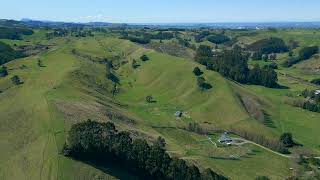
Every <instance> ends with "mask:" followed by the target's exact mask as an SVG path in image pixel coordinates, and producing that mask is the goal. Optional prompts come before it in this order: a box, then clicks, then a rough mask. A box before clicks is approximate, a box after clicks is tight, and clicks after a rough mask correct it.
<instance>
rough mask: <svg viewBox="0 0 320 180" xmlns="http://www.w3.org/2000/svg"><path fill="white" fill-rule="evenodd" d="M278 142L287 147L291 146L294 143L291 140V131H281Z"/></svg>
mask: <svg viewBox="0 0 320 180" xmlns="http://www.w3.org/2000/svg"><path fill="white" fill-rule="evenodd" d="M280 142H281V143H282V144H283V145H284V146H286V147H287V148H289V147H293V146H294V145H296V143H295V142H294V141H293V138H292V134H291V133H283V134H282V135H281V136H280Z"/></svg>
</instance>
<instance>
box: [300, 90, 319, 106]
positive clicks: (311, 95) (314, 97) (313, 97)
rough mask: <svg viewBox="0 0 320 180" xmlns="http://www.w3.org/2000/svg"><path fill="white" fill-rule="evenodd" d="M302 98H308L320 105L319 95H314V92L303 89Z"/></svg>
mask: <svg viewBox="0 0 320 180" xmlns="http://www.w3.org/2000/svg"><path fill="white" fill-rule="evenodd" d="M302 96H303V97H304V98H309V99H311V100H313V101H315V102H317V103H320V94H316V91H315V90H308V89H305V90H304V91H302Z"/></svg>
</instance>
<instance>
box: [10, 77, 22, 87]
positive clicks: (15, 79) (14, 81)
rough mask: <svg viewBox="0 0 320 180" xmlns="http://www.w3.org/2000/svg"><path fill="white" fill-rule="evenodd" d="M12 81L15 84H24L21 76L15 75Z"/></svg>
mask: <svg viewBox="0 0 320 180" xmlns="http://www.w3.org/2000/svg"><path fill="white" fill-rule="evenodd" d="M11 81H12V83H13V84H15V85H20V84H23V82H22V81H21V79H20V77H19V76H17V75H15V76H13V77H12V78H11Z"/></svg>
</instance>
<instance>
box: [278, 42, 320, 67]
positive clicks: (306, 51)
mask: <svg viewBox="0 0 320 180" xmlns="http://www.w3.org/2000/svg"><path fill="white" fill-rule="evenodd" d="M318 52H319V47H318V46H311V47H305V48H302V49H300V51H299V55H298V56H297V57H295V56H291V57H289V59H288V60H286V61H285V62H284V63H283V64H282V65H283V66H284V67H291V66H292V65H294V64H297V63H299V62H300V61H304V60H307V59H309V58H311V57H312V56H313V55H315V54H317V53H318Z"/></svg>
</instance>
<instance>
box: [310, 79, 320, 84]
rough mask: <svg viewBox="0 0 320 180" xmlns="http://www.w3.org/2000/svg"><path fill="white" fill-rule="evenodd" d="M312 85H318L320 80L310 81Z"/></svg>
mask: <svg viewBox="0 0 320 180" xmlns="http://www.w3.org/2000/svg"><path fill="white" fill-rule="evenodd" d="M310 82H311V83H312V84H316V85H320V78H317V79H313V80H311V81H310Z"/></svg>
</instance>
